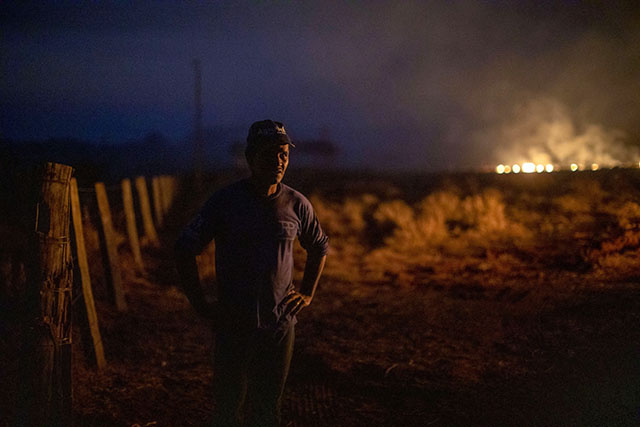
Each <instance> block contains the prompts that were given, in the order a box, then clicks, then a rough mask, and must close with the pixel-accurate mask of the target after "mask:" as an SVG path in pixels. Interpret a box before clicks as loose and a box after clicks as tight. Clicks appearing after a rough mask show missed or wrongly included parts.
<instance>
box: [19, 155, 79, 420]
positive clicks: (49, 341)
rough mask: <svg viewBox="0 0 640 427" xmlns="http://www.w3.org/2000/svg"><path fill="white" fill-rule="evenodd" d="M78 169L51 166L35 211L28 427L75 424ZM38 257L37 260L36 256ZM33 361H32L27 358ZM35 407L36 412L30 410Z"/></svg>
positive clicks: (44, 175) (47, 170) (44, 177)
mask: <svg viewBox="0 0 640 427" xmlns="http://www.w3.org/2000/svg"><path fill="white" fill-rule="evenodd" d="M72 172H73V168H71V167H70V166H66V165H61V164H57V163H47V164H46V165H45V166H44V171H43V175H42V186H41V192H40V199H39V202H38V204H37V207H36V224H35V231H36V235H37V238H38V242H37V243H36V246H37V250H38V254H37V258H38V262H37V266H36V269H37V271H36V276H35V277H36V278H38V279H37V280H39V283H38V286H39V290H40V292H39V298H40V314H39V319H38V324H37V325H34V328H33V329H32V332H33V336H32V338H33V344H34V346H33V347H32V350H33V352H34V353H33V355H32V356H33V359H32V360H33V365H32V372H30V373H29V374H30V375H31V379H26V383H27V384H29V385H30V386H31V390H30V393H29V395H28V399H29V400H32V401H31V402H28V403H27V408H28V410H29V411H30V413H28V414H24V415H25V416H26V423H25V424H27V425H54V426H65V425H70V424H71V418H72V413H71V406H72V402H71V390H72V388H71V300H72V298H71V297H72V295H71V290H72V285H73V268H72V262H71V250H70V247H69V180H70V178H71V174H72ZM34 255H35V254H34ZM28 356H31V355H28ZM30 405H33V406H32V407H29V406H30Z"/></svg>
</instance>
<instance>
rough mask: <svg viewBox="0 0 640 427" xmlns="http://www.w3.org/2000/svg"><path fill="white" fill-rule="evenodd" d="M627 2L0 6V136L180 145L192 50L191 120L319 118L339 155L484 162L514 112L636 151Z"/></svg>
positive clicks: (301, 134)
mask: <svg viewBox="0 0 640 427" xmlns="http://www.w3.org/2000/svg"><path fill="white" fill-rule="evenodd" d="M632 4H633V2H628V3H626V2H616V1H602V2H579V1H571V2H558V1H535V2H534V1H531V2H506V1H453V2H445V1H441V2H435V1H415V2H391V1H389V2H377V1H363V2H351V1H343V2H335V1H323V2H310V1H304V2H293V1H272V2H267V1H256V2H224V1H222V2H204V1H203V2H166V1H153V2H151V1H135V2H114V1H87V2H79V1H74V2H64V1H56V2H42V1H35V2H25V1H14V2H11V1H9V2H5V1H3V2H2V3H1V4H0V14H1V15H0V33H1V39H0V43H1V44H2V45H1V51H0V52H1V67H2V68H1V73H2V80H1V82H0V113H1V116H0V136H3V137H5V138H11V139H29V138H47V137H75V138H80V139H86V140H90V141H101V140H106V141H110V142H114V143H115V142H119V141H122V140H127V139H132V138H140V137H142V136H143V135H145V134H146V133H148V132H149V131H151V130H156V131H160V132H162V133H163V134H165V135H167V136H168V137H169V138H171V139H173V140H175V141H180V140H183V139H184V138H185V136H186V135H187V134H188V133H189V132H190V130H191V127H192V121H193V119H192V117H193V69H192V60H193V59H194V58H199V59H200V60H201V62H202V67H203V103H204V123H205V126H229V127H234V128H238V127H239V128H243V129H244V128H248V126H249V124H250V123H251V122H252V121H254V120H259V119H263V118H274V119H277V120H281V121H283V122H285V124H286V125H287V127H288V129H289V131H290V132H291V133H292V135H293V136H294V138H295V137H298V138H309V137H317V136H318V135H319V132H320V130H321V129H323V128H326V129H328V131H329V135H330V136H331V137H332V138H333V139H334V140H336V142H337V143H338V144H339V145H340V147H341V148H342V150H343V156H342V160H341V161H342V162H343V163H344V164H345V165H355V166H360V167H363V166H364V167H385V168H398V167H399V168H413V169H443V168H463V167H473V166H476V165H479V164H492V162H497V161H500V160H501V158H500V156H503V154H501V153H503V152H505V149H504V148H505V146H509V144H513V143H514V142H513V139H514V132H513V131H511V132H510V129H511V128H510V127H509V126H511V124H512V123H514V122H517V121H519V120H520V119H523V117H522V115H523V114H524V115H526V116H527V117H524V119H525V120H527V121H532V122H533V123H534V125H532V126H538V125H537V124H535V123H538V122H541V123H542V122H544V123H543V124H545V123H547V122H549V121H551V122H552V123H555V122H557V121H559V122H561V123H565V124H566V123H567V122H569V123H571V125H572V126H574V128H572V129H571V131H567V130H566V129H565V133H567V132H568V134H569V137H579V136H581V135H582V133H583V132H585V129H587V128H588V127H589V126H598V127H600V128H601V129H602V132H604V133H602V135H608V133H607V132H613V131H614V130H618V131H620V135H623V136H622V137H620V138H618V139H617V140H616V142H615V143H616V144H619V143H622V142H626V143H629V142H630V143H637V142H639V141H638V140H639V139H640V125H639V123H640V97H638V96H637V94H638V93H640V31H639V30H638V28H639V27H640V20H639V19H638V17H639V16H640V15H639V14H638V8H637V7H635V8H632V7H631V6H630V5H632ZM539 105H550V106H552V107H551V108H552V109H553V111H557V113H554V115H550V116H548V115H544V114H543V115H542V116H544V117H541V116H540V114H539V113H535V111H539V110H540V108H539V107H537V106H539ZM547 110H549V109H548V108H545V111H547ZM532 114H538V115H537V116H536V117H531V115H532ZM547 124H548V123H547ZM523 132H528V131H527V130H526V129H525V130H523ZM506 135H508V138H511V139H510V140H506V138H507V136H506ZM616 135H618V134H616ZM569 137H567V138H569ZM515 138H516V139H517V135H516V137H515ZM542 138H546V137H545V136H543V137H542ZM612 143H613V142H611V140H607V139H606V138H605V142H603V144H604V145H607V144H612ZM507 151H508V150H507Z"/></svg>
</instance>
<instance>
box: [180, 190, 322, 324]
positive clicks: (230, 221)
mask: <svg viewBox="0 0 640 427" xmlns="http://www.w3.org/2000/svg"><path fill="white" fill-rule="evenodd" d="M296 237H297V238H298V239H299V241H300V244H301V246H302V247H303V248H304V249H305V250H306V251H307V253H308V254H309V255H312V256H318V257H322V256H323V255H325V254H326V252H327V248H328V238H327V236H326V234H325V233H324V232H323V231H322V228H321V227H320V223H319V222H318V218H317V217H316V215H315V213H314V211H313V207H312V206H311V203H310V202H309V200H307V198H306V197H304V196H303V195H302V194H301V193H299V192H298V191H296V190H294V189H293V188H291V187H289V186H287V185H285V184H282V183H281V184H279V185H278V189H277V191H276V193H274V194H273V195H271V196H269V197H266V196H261V195H259V194H257V193H256V192H255V191H254V190H253V188H252V186H251V184H250V183H249V182H248V181H247V180H243V181H239V182H237V183H235V184H232V185H230V186H228V187H225V188H223V189H221V190H219V191H217V192H216V193H214V194H213V196H211V198H210V199H209V200H208V201H207V202H206V203H205V205H204V207H203V208H202V209H201V211H200V212H199V213H198V214H197V215H196V216H195V218H193V220H192V221H191V222H190V223H189V225H188V226H187V227H186V228H185V229H184V230H183V232H182V234H181V236H180V238H179V239H178V241H177V242H176V251H178V253H182V254H185V255H194V256H195V255H197V254H199V253H200V252H202V250H203V249H204V248H205V246H206V245H207V244H208V243H209V242H210V241H211V240H212V239H215V242H216V261H215V262H216V275H217V283H218V298H219V301H220V303H221V304H222V305H223V306H224V307H227V308H228V309H231V310H232V311H233V312H234V313H235V314H236V315H239V316H241V317H242V319H243V320H244V321H247V322H248V323H249V324H253V325H254V326H255V327H259V328H264V327H273V326H275V325H279V326H281V327H284V326H286V325H287V324H288V323H289V322H291V321H293V322H295V318H291V319H289V318H287V319H284V318H281V314H282V309H283V307H280V306H279V304H280V302H281V300H282V299H283V298H284V296H285V295H286V294H287V293H288V292H289V291H290V290H291V289H293V283H292V276H293V242H294V240H295V239H296Z"/></svg>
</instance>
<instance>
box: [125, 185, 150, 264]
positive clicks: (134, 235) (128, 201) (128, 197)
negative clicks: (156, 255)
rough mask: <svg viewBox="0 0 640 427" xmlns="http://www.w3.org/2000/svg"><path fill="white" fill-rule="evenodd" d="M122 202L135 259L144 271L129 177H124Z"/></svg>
mask: <svg viewBox="0 0 640 427" xmlns="http://www.w3.org/2000/svg"><path fill="white" fill-rule="evenodd" d="M121 186H122V204H123V205H124V216H125V219H126V221H127V234H128V235H129V246H130V247H131V252H133V260H134V261H135V263H136V267H138V270H139V271H140V273H144V264H143V263H142V254H141V253H140V242H139V240H138V228H137V227H136V214H135V211H134V210H133V194H132V192H131V181H130V180H129V178H126V179H123V180H122V182H121Z"/></svg>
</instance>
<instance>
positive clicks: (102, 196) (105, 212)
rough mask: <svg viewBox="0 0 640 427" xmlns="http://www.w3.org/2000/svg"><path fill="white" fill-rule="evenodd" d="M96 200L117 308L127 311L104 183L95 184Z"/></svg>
mask: <svg viewBox="0 0 640 427" xmlns="http://www.w3.org/2000/svg"><path fill="white" fill-rule="evenodd" d="M95 189H96V199H97V201H98V210H99V211H100V221H101V222H102V230H103V232H104V240H105V242H104V243H105V247H106V249H107V261H108V264H109V265H108V269H107V270H108V273H109V274H108V276H110V277H109V279H110V282H111V288H112V289H113V296H114V299H115V303H116V308H117V309H118V310H119V311H125V310H126V309H127V302H126V300H125V298H124V292H123V290H122V275H121V273H120V261H119V259H118V248H117V246H116V241H115V235H114V232H113V224H112V222H111V210H110V209H109V200H108V199H107V191H106V189H105V187H104V184H103V183H102V182H96V183H95Z"/></svg>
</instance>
